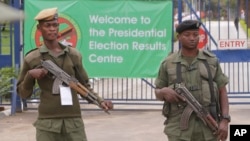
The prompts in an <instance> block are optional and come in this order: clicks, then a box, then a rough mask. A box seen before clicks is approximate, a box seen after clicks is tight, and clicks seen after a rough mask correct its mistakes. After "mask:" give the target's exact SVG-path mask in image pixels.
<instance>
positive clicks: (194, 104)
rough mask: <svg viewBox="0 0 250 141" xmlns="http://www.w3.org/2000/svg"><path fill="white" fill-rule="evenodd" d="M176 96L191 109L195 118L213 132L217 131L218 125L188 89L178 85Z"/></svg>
mask: <svg viewBox="0 0 250 141" xmlns="http://www.w3.org/2000/svg"><path fill="white" fill-rule="evenodd" d="M175 91H176V92H177V94H179V95H180V96H181V97H183V98H184V99H185V101H186V102H187V104H188V105H189V106H190V107H191V108H192V109H193V111H194V112H195V113H196V114H197V116H198V117H199V118H200V119H201V120H202V121H203V122H204V123H205V124H206V125H207V126H208V127H209V128H210V129H211V130H212V131H213V133H216V132H217V131H218V123H217V122H216V121H215V120H214V118H213V117H212V115H211V114H210V113H209V111H208V110H206V109H205V108H204V107H202V105H201V104H200V103H199V102H198V101H197V100H196V99H195V98H194V96H193V95H192V94H191V93H190V92H189V91H188V89H187V88H186V87H185V86H183V85H182V84H179V86H177V88H176V90H175Z"/></svg>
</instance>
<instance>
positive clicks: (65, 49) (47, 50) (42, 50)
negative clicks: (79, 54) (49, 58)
mask: <svg viewBox="0 0 250 141" xmlns="http://www.w3.org/2000/svg"><path fill="white" fill-rule="evenodd" d="M58 43H59V45H60V46H61V48H62V49H63V51H64V52H69V48H68V47H67V46H65V45H63V44H62V43H60V42H58ZM39 50H40V53H47V52H49V49H48V48H47V47H46V46H45V45H44V44H43V45H42V46H41V47H40V48H39Z"/></svg>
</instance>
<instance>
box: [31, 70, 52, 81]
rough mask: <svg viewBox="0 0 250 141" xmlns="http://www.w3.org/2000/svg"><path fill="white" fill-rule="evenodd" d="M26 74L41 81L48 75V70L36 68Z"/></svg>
mask: <svg viewBox="0 0 250 141" xmlns="http://www.w3.org/2000/svg"><path fill="white" fill-rule="evenodd" d="M28 73H29V75H31V76H32V77H33V78H35V79H41V78H43V77H44V76H45V75H46V74H47V73H48V70H46V69H44V68H36V69H32V70H29V71H28Z"/></svg>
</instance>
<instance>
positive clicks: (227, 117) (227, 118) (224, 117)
mask: <svg viewBox="0 0 250 141" xmlns="http://www.w3.org/2000/svg"><path fill="white" fill-rule="evenodd" d="M222 119H226V120H228V122H230V121H231V116H230V115H223V116H222Z"/></svg>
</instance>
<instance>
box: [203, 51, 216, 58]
mask: <svg viewBox="0 0 250 141" xmlns="http://www.w3.org/2000/svg"><path fill="white" fill-rule="evenodd" d="M203 53H204V54H205V55H207V56H209V57H216V55H215V54H213V53H212V52H211V51H208V50H203Z"/></svg>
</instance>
